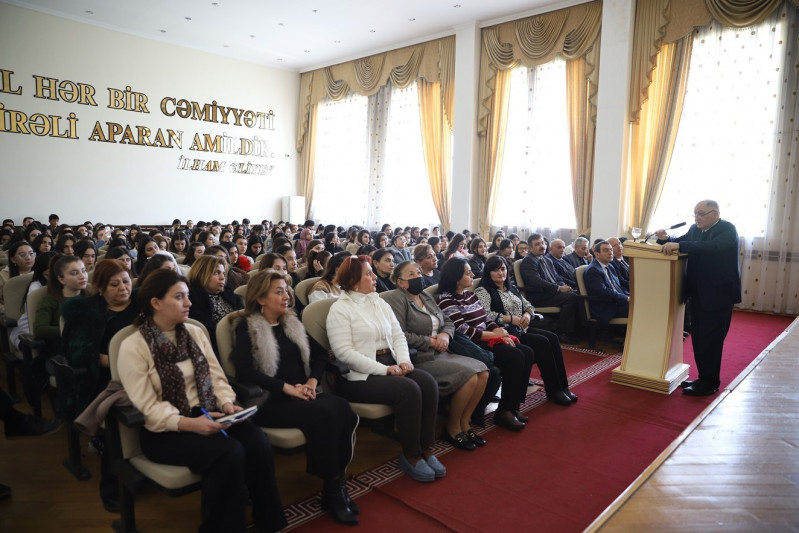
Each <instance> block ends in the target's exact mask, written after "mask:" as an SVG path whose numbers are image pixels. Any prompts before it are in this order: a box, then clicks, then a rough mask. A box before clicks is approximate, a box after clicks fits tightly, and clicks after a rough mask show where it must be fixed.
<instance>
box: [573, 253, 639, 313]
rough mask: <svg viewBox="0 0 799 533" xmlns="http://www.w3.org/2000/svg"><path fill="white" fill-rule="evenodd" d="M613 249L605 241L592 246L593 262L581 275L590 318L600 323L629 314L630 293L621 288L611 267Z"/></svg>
mask: <svg viewBox="0 0 799 533" xmlns="http://www.w3.org/2000/svg"><path fill="white" fill-rule="evenodd" d="M611 261H613V247H612V246H611V245H610V244H609V243H608V242H607V241H599V242H598V243H597V244H595V245H594V260H593V261H591V264H590V265H588V268H586V269H585V273H584V274H583V281H584V282H585V290H586V292H588V296H589V298H590V299H589V300H588V307H589V309H590V310H591V316H592V317H593V318H595V319H597V320H598V321H600V322H609V321H610V320H611V319H613V318H621V317H625V316H627V315H628V313H629V312H630V293H629V292H626V291H625V290H624V288H622V286H621V281H620V280H619V278H618V276H616V271H615V270H614V269H613V267H612V266H611V264H610V263H611Z"/></svg>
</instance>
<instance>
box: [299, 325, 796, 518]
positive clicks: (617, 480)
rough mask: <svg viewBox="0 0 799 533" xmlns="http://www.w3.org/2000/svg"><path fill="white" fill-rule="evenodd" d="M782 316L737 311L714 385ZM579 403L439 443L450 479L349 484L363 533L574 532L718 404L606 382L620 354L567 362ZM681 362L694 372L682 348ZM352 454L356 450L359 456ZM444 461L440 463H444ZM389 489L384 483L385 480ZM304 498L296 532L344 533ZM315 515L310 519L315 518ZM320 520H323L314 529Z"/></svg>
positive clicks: (544, 408)
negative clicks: (474, 446)
mask: <svg viewBox="0 0 799 533" xmlns="http://www.w3.org/2000/svg"><path fill="white" fill-rule="evenodd" d="M790 323H791V319H790V318H786V317H775V316H768V315H756V314H751V313H742V312H736V313H735V314H734V316H733V322H732V327H731V330H730V334H729V336H728V337H727V342H726V344H725V353H724V360H723V364H722V376H721V378H722V384H721V385H722V387H724V386H726V385H728V384H729V383H730V382H731V381H732V380H733V379H734V378H735V377H736V376H737V375H738V374H739V373H740V372H741V371H742V370H744V369H745V368H746V366H747V365H748V364H749V363H750V362H751V361H752V360H753V359H754V358H755V357H756V356H757V355H759V354H760V352H761V351H762V350H763V349H765V348H766V347H767V346H768V345H769V344H770V343H771V341H772V340H773V339H774V338H775V337H776V336H777V335H779V334H780V333H781V332H782V331H783V330H784V329H785V328H786V327H787V326H788V325H789V324H790ZM566 358H567V366H568V368H569V374H570V382H571V383H572V389H573V390H574V392H575V393H576V394H578V395H579V396H580V401H579V402H578V403H577V404H576V405H573V406H572V407H568V408H564V407H560V406H557V405H554V404H551V403H548V402H546V401H545V400H544V399H543V394H542V393H541V392H534V393H532V394H530V395H529V396H528V401H527V403H526V406H527V407H526V408H525V409H528V408H532V407H535V408H534V409H532V410H529V411H528V412H527V414H528V415H529V416H530V422H529V423H528V427H527V429H525V430H524V431H522V432H520V433H513V432H509V431H505V430H502V429H496V430H491V431H488V432H486V433H484V436H485V437H486V439H487V440H488V441H489V443H488V446H486V447H485V448H482V449H478V450H476V451H475V452H471V453H469V452H462V451H459V450H452V453H448V451H450V450H451V447H449V446H447V445H444V444H442V443H439V444H438V445H437V449H438V450H439V451H438V452H437V453H438V454H439V456H440V457H441V458H442V462H443V463H444V464H445V465H446V466H447V469H448V473H447V477H446V478H444V479H442V480H438V481H436V482H434V483H431V484H421V483H417V482H414V481H412V480H411V479H409V478H408V477H406V476H404V475H402V474H399V473H398V472H397V470H396V461H390V462H389V463H387V464H385V465H381V467H378V468H376V469H373V470H372V471H369V472H366V473H364V474H362V475H359V476H357V478H356V479H354V480H352V481H351V482H350V487H351V488H352V489H353V490H354V491H355V492H357V493H359V494H363V493H365V494H364V495H363V496H360V497H358V499H357V501H358V504H359V505H360V507H361V509H362V513H361V515H360V520H361V526H360V527H361V528H365V530H368V531H418V532H426V531H463V532H476V531H533V530H538V531H547V532H573V531H582V530H583V529H584V528H585V527H586V526H588V525H589V524H590V523H591V522H592V521H593V520H594V518H596V517H597V516H598V515H599V514H600V513H601V512H602V511H603V510H604V509H605V508H606V507H607V506H608V505H609V504H610V503H611V502H613V500H614V499H615V498H616V497H617V496H618V495H619V494H620V493H621V492H623V491H624V489H626V488H627V486H628V485H629V484H630V483H632V482H633V480H635V478H636V477H637V476H638V475H639V474H640V473H641V472H642V471H643V470H644V469H645V468H646V467H647V466H648V465H649V464H650V463H651V462H652V461H653V460H654V459H655V458H656V457H657V456H658V454H660V452H661V451H662V450H663V449H665V448H666V446H667V445H668V444H669V443H670V442H671V441H673V440H674V439H675V438H676V437H677V436H678V435H679V434H680V432H682V431H683V429H685V427H687V426H688V424H690V422H691V421H692V420H693V419H694V418H696V416H697V415H698V414H699V413H700V412H701V411H702V410H703V409H704V408H705V407H706V406H707V405H708V404H710V403H711V402H712V401H713V399H714V398H715V397H705V398H692V397H687V396H683V395H682V394H680V393H679V392H675V393H673V394H671V395H669V396H666V395H661V394H656V393H651V392H647V391H642V390H638V389H634V388H630V387H625V386H621V385H615V384H611V383H610V370H611V369H612V368H615V367H616V366H618V363H619V361H620V355H618V354H617V355H612V356H608V357H604V358H598V357H597V356H596V355H589V354H586V353H579V352H575V351H568V352H567V353H566ZM684 359H685V361H686V362H687V363H688V364H691V365H692V372H691V377H692V378H693V377H695V372H696V371H695V369H694V365H693V353H692V351H691V347H690V341H688V342H686V344H685V358H684ZM356 453H357V449H356ZM442 454H445V455H442ZM390 479H393V481H391V482H387V481H386V480H390ZM312 508H318V500H317V499H310V500H308V501H305V502H302V503H301V504H297V505H293V506H289V507H288V508H287V511H288V512H289V513H290V514H291V515H292V519H291V523H292V524H297V525H298V526H299V527H298V528H297V529H296V530H298V531H312V530H316V529H317V528H318V527H324V529H325V531H339V530H341V531H352V530H351V529H350V528H347V527H346V526H339V525H337V524H335V523H334V522H333V521H332V519H330V518H329V517H327V516H323V517H320V518H319V519H316V520H311V521H308V520H309V519H310V518H311V516H309V515H308V514H307V513H306V511H309V510H311V509H312ZM311 514H315V513H311ZM320 520H321V522H320Z"/></svg>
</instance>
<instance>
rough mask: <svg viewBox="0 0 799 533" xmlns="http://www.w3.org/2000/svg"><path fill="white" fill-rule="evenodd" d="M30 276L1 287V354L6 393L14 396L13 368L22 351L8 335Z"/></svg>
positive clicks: (26, 290)
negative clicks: (3, 303) (2, 355)
mask: <svg viewBox="0 0 799 533" xmlns="http://www.w3.org/2000/svg"><path fill="white" fill-rule="evenodd" d="M31 279H32V274H21V275H19V276H14V277H13V278H10V279H9V280H8V281H6V283H5V285H3V301H4V302H5V318H4V319H3V330H4V331H3V354H4V355H5V359H6V380H7V383H8V392H9V393H10V394H16V379H15V376H16V374H15V370H14V369H15V368H16V367H17V365H19V364H20V363H21V362H22V351H21V350H20V349H19V348H17V347H16V346H14V345H13V344H12V343H11V339H10V337H9V335H10V334H11V329H12V328H14V327H16V325H17V321H18V320H19V319H20V317H21V316H22V302H24V301H25V296H26V295H27V293H28V285H30V282H31Z"/></svg>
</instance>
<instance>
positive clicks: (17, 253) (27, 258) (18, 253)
mask: <svg viewBox="0 0 799 533" xmlns="http://www.w3.org/2000/svg"><path fill="white" fill-rule="evenodd" d="M35 259H36V253H35V252H34V251H33V248H32V247H31V245H30V244H28V241H17V242H15V243H14V244H12V245H11V246H10V247H9V248H8V266H6V267H4V268H3V269H2V270H0V310H2V309H5V300H4V298H3V287H5V284H6V281H8V280H9V279H11V278H13V277H16V276H19V275H22V274H28V273H30V272H31V270H32V269H33V262H34V261H35Z"/></svg>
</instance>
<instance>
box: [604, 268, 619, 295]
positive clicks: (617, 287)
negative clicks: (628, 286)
mask: <svg viewBox="0 0 799 533" xmlns="http://www.w3.org/2000/svg"><path fill="white" fill-rule="evenodd" d="M602 269H603V270H604V271H605V277H606V278H607V279H608V283H610V286H611V287H613V290H614V291H616V292H624V291H623V290H622V288H621V287H619V285H618V284H616V283H615V282H614V281H613V276H611V275H610V272H609V270H608V267H602Z"/></svg>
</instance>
